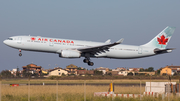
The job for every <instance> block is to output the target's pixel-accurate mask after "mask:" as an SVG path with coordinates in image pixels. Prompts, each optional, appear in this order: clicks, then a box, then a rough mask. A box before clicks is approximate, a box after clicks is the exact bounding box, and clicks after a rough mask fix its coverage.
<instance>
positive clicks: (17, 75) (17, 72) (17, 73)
mask: <svg viewBox="0 0 180 101" xmlns="http://www.w3.org/2000/svg"><path fill="white" fill-rule="evenodd" d="M19 76H20V75H19V68H17V71H16V77H19Z"/></svg>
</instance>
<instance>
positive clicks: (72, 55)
mask: <svg viewBox="0 0 180 101" xmlns="http://www.w3.org/2000/svg"><path fill="white" fill-rule="evenodd" d="M59 56H60V57H63V58H80V57H81V54H80V53H79V52H78V51H73V50H62V51H61V54H60V55H59Z"/></svg>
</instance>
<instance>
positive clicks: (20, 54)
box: [19, 49, 22, 57]
mask: <svg viewBox="0 0 180 101" xmlns="http://www.w3.org/2000/svg"><path fill="white" fill-rule="evenodd" d="M19 52H20V53H19V56H20V57H21V56H22V53H21V49H19Z"/></svg>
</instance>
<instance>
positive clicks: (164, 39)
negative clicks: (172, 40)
mask: <svg viewBox="0 0 180 101" xmlns="http://www.w3.org/2000/svg"><path fill="white" fill-rule="evenodd" d="M157 40H158V42H159V44H162V45H166V43H167V42H168V38H165V36H164V35H162V36H161V37H160V38H157Z"/></svg>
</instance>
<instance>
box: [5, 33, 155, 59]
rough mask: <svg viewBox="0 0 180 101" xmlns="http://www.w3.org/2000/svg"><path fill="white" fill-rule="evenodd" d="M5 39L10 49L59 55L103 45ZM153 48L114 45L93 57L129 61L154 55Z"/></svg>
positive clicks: (31, 37) (88, 42)
mask: <svg viewBox="0 0 180 101" xmlns="http://www.w3.org/2000/svg"><path fill="white" fill-rule="evenodd" d="M10 38H12V39H7V40H5V41H4V43H5V44H6V45H8V46H10V47H13V48H16V49H21V50H27V51H38V52H50V53H57V54H60V53H61V50H66V49H77V48H83V47H93V46H98V45H104V44H105V43H101V42H91V41H79V40H70V39H58V38H47V37H40V36H39V37H38V36H36V37H35V36H14V37H10ZM154 49H155V48H154V47H144V46H133V45H122V44H119V45H116V46H113V47H110V49H109V51H105V52H103V53H99V54H96V55H94V56H93V57H97V58H100V57H104V58H117V59H131V58H140V57H146V56H152V55H155V53H154Z"/></svg>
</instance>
